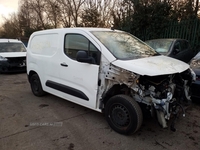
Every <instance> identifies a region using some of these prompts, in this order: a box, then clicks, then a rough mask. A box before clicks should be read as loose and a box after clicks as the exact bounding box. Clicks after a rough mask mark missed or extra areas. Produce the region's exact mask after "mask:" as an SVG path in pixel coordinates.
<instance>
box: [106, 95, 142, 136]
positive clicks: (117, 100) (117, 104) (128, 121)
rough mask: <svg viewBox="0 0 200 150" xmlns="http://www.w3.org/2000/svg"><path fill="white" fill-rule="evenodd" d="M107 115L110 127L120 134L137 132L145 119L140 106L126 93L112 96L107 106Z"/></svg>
mask: <svg viewBox="0 0 200 150" xmlns="http://www.w3.org/2000/svg"><path fill="white" fill-rule="evenodd" d="M105 116H106V120H107V122H108V124H109V125H110V127H111V128H112V129H113V130H115V131H116V132H118V133H120V134H131V133H134V132H136V131H137V130H138V129H139V128H140V126H141V124H142V121H143V115H142V111H141V108H140V106H139V105H138V103H137V102H136V101H135V100H134V99H132V98H131V97H129V96H126V95H116V96H113V97H111V98H110V99H109V101H108V102H107V104H106V107H105Z"/></svg>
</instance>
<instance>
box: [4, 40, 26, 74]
mask: <svg viewBox="0 0 200 150" xmlns="http://www.w3.org/2000/svg"><path fill="white" fill-rule="evenodd" d="M14 71H23V72H25V71H26V48H25V46H24V44H23V43H22V42H21V41H19V40H16V39H0V72H1V73H4V72H14Z"/></svg>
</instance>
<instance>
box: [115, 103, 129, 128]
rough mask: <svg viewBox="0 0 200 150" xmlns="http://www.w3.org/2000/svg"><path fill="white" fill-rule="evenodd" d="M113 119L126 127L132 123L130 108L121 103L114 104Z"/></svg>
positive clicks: (116, 123)
mask: <svg viewBox="0 0 200 150" xmlns="http://www.w3.org/2000/svg"><path fill="white" fill-rule="evenodd" d="M111 120H112V121H113V123H114V124H115V125H117V126H120V127H126V126H127V125H128V124H129V123H130V116H129V112H128V109H127V108H126V107H125V106H123V105H120V104H114V105H113V106H112V109H111Z"/></svg>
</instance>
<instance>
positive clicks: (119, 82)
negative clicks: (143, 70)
mask: <svg viewBox="0 0 200 150" xmlns="http://www.w3.org/2000/svg"><path fill="white" fill-rule="evenodd" d="M100 78H101V79H102V80H101V81H102V82H101V83H102V84H101V87H100V90H99V95H101V93H102V95H103V96H102V98H100V99H101V100H102V103H104V104H105V103H106V101H107V100H108V99H109V98H110V97H112V96H113V95H115V94H125V95H128V96H130V97H132V98H133V99H134V100H136V101H137V102H138V103H142V104H145V105H146V106H148V107H146V108H148V110H149V112H150V113H151V115H152V116H154V115H155V114H156V116H157V119H158V122H159V123H160V125H161V126H162V127H163V128H166V127H167V126H168V125H167V120H170V118H172V116H177V114H178V113H180V111H182V112H183V115H185V111H184V107H183V103H184V101H185V102H187V101H189V100H190V93H189V86H190V84H191V82H192V81H193V80H195V74H194V72H193V71H192V70H191V69H187V70H185V71H183V72H181V73H175V74H169V75H168V74H167V75H159V76H146V75H144V76H140V75H138V74H134V73H133V72H130V71H127V70H124V69H122V68H119V67H116V66H114V65H108V66H106V65H104V66H103V67H102V72H101V75H100ZM102 103H101V105H100V109H102V108H103V104H102ZM154 112H155V114H154ZM174 119H176V117H174ZM171 129H173V130H174V129H175V128H174V123H173V122H172V126H171Z"/></svg>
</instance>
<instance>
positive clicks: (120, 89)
mask: <svg viewBox="0 0 200 150" xmlns="http://www.w3.org/2000/svg"><path fill="white" fill-rule="evenodd" d="M119 94H124V95H128V96H130V88H128V86H127V85H125V84H121V85H120V84H115V85H113V86H112V87H111V88H110V89H109V90H108V91H107V92H106V93H105V94H104V95H103V98H102V99H103V104H104V106H105V105H106V103H107V102H108V100H109V99H110V98H111V97H113V96H114V95H119Z"/></svg>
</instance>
